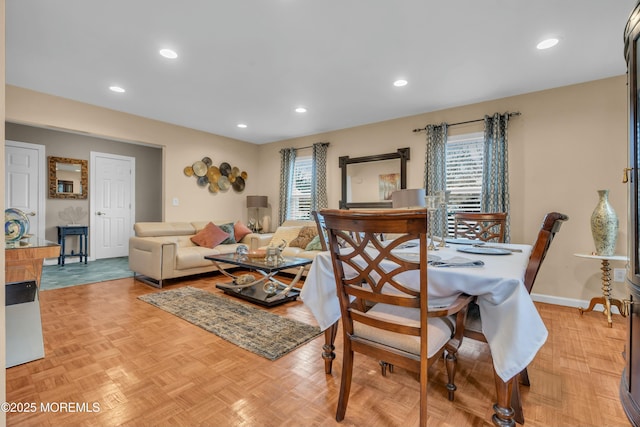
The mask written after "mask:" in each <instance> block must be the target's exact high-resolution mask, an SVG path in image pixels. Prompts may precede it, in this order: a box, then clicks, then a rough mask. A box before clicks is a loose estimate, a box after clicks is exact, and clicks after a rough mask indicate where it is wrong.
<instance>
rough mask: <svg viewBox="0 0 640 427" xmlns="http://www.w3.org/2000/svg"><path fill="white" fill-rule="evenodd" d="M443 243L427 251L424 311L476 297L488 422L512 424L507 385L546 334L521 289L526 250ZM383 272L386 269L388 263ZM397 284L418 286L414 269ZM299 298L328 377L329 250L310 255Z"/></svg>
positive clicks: (334, 300)
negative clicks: (492, 392)
mask: <svg viewBox="0 0 640 427" xmlns="http://www.w3.org/2000/svg"><path fill="white" fill-rule="evenodd" d="M448 241H449V243H447V245H446V246H444V247H442V246H441V247H437V250H435V251H434V250H428V252H427V258H428V260H429V266H428V269H427V286H428V298H429V302H428V304H429V307H434V308H437V307H442V306H446V305H448V304H449V303H450V302H452V301H453V300H455V299H456V297H457V296H459V295H461V294H463V293H466V294H468V295H473V296H476V297H477V298H476V303H477V304H478V306H479V309H480V315H481V317H482V325H483V333H484V335H485V337H486V339H487V343H488V345H489V348H490V351H491V357H492V359H493V368H494V374H495V375H494V376H495V383H496V395H497V396H496V398H497V403H496V404H495V405H493V409H494V416H493V422H494V424H496V425H514V424H515V422H514V411H513V408H511V392H512V387H518V384H517V383H516V381H517V379H518V374H519V373H520V372H521V371H522V370H523V369H525V368H526V367H527V366H528V365H529V363H531V361H532V360H533V358H534V357H535V356H536V354H537V352H538V351H539V350H540V348H541V347H542V345H543V344H544V343H545V341H546V339H547V336H548V332H547V329H546V327H545V325H544V323H543V321H542V318H541V317H540V314H539V313H538V310H537V309H536V307H535V305H534V303H533V300H532V299H531V296H530V295H529V293H528V291H527V289H526V288H525V285H524V275H525V271H526V268H527V264H528V261H529V256H530V254H531V249H532V247H531V245H525V244H511V243H509V244H503V243H500V244H496V243H487V244H483V243H482V242H479V241H467V240H466V239H448ZM419 251H420V247H419V246H418V245H417V243H415V244H407V245H405V247H401V248H399V249H396V250H394V252H395V253H397V254H404V256H406V257H407V258H408V259H409V258H411V257H415V258H416V259H417V257H418V254H419ZM383 262H385V261H383ZM389 268H392V265H391V264H390V265H389ZM409 273H412V274H409ZM403 280H404V281H405V283H404V284H406V285H407V286H414V287H416V286H421V285H422V284H421V283H420V280H419V273H418V270H415V271H412V272H407V273H406V275H405V277H404V278H403ZM300 299H301V300H302V301H303V302H304V304H305V305H306V306H307V307H308V308H309V310H310V311H311V312H312V314H313V316H314V317H315V319H316V320H317V322H318V325H319V326H320V328H321V330H323V331H324V335H325V344H324V346H323V351H322V357H323V359H324V361H325V372H326V373H327V374H331V367H332V362H333V359H334V358H335V353H334V349H335V347H334V342H335V337H336V333H337V330H338V321H339V320H340V316H341V314H340V303H339V300H338V297H337V294H336V282H335V276H334V272H333V265H332V261H331V254H330V252H329V251H325V252H321V253H319V254H318V255H316V257H315V259H314V261H313V263H312V264H311V268H310V269H309V272H308V274H307V277H306V279H305V283H304V286H303V287H302V291H301V293H300Z"/></svg>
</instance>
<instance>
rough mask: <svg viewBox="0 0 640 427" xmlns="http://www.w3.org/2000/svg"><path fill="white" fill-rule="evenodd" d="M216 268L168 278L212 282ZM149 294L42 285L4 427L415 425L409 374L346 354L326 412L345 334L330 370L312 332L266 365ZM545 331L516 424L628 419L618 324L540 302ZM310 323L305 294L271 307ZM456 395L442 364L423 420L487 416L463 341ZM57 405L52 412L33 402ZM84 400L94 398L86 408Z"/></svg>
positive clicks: (481, 362)
mask: <svg viewBox="0 0 640 427" xmlns="http://www.w3.org/2000/svg"><path fill="white" fill-rule="evenodd" d="M219 279H220V277H219V276H209V277H204V278H202V277H201V278H197V279H193V280H184V281H180V282H176V283H172V284H170V285H169V286H167V288H168V289H171V288H175V287H180V286H186V285H190V286H195V287H198V288H202V289H206V290H209V291H212V292H217V293H221V292H220V291H218V290H217V289H215V282H216V281H217V280H219ZM158 291H159V290H157V289H153V288H151V287H148V286H146V285H144V284H142V283H140V282H136V281H134V280H133V279H132V278H127V279H120V280H114V281H110V282H102V283H97V284H92V285H84V286H75V287H70V288H64V289H57V290H51V291H44V292H41V294H40V296H41V311H42V320H43V329H44V341H45V354H46V357H45V358H44V359H42V360H38V361H34V362H30V363H27V364H24V365H20V366H16V367H13V368H10V369H7V376H6V379H7V384H6V387H7V400H8V401H9V402H24V403H28V402H33V403H35V404H36V405H37V406H38V410H37V411H36V412H33V413H24V412H23V413H8V414H7V425H8V426H73V425H76V426H85V425H86V426H98V425H100V426H119V425H124V426H266V427H270V426H403V427H404V426H412V425H417V423H418V382H417V381H416V379H415V377H414V376H412V375H411V374H409V373H407V372H404V371H402V370H401V369H396V370H395V371H394V373H392V374H388V375H387V377H382V376H381V375H380V371H379V367H378V363H377V361H375V360H371V359H367V358H365V357H363V356H358V355H356V360H355V366H356V368H355V370H354V379H353V385H352V390H351V399H350V402H349V407H348V409H347V414H346V418H345V420H344V421H343V422H342V423H337V422H336V421H335V419H334V416H335V410H336V403H337V398H338V390H339V386H340V369H341V362H340V358H341V354H342V353H341V346H342V339H341V338H340V337H338V339H337V345H336V347H337V352H336V353H337V358H336V361H335V362H334V373H333V375H325V373H324V363H323V360H322V359H321V357H320V353H321V348H322V344H323V337H319V338H318V339H316V340H314V341H312V342H310V343H308V344H306V345H304V346H302V347H300V348H299V349H297V350H295V351H294V352H292V353H289V354H288V355H286V356H285V357H283V358H281V359H279V360H277V361H274V362H270V361H268V360H266V359H263V358H261V357H259V356H256V355H254V354H252V353H250V352H248V351H245V350H242V349H240V348H238V347H236V346H234V345H233V344H230V343H228V342H226V341H224V340H222V339H220V338H218V337H216V336H215V335H213V334H210V333H208V332H206V331H204V330H202V329H200V328H198V327H196V326H194V325H192V324H190V323H188V322H185V321H183V320H181V319H179V318H176V317H174V316H172V315H171V314H168V313H166V312H164V311H162V310H160V309H158V308H155V307H153V306H152V305H150V304H147V303H144V302H142V301H139V300H138V299H137V297H138V296H139V295H142V294H146V293H150V292H158ZM538 308H539V311H540V313H541V315H542V317H543V319H544V322H545V324H546V325H547V328H548V329H549V339H548V340H547V343H546V344H545V345H544V347H543V348H542V349H541V351H540V352H539V353H538V355H537V357H536V358H535V360H534V361H533V362H532V364H531V365H530V367H529V374H530V378H531V387H529V388H527V387H523V388H522V391H523V393H522V398H523V402H524V411H525V417H526V425H527V426H530V427H534V426H628V425H629V422H628V421H627V418H626V416H625V414H624V411H623V409H622V407H621V405H620V402H619V398H618V385H619V382H620V375H621V372H622V370H623V367H624V360H623V357H622V354H621V353H622V351H623V349H624V343H625V333H626V332H625V331H626V322H625V319H623V318H621V317H620V316H619V315H616V316H614V324H613V328H612V329H610V328H608V327H607V325H606V321H605V320H606V319H605V318H604V317H603V316H602V314H601V313H597V312H596V313H587V314H585V315H584V316H582V317H581V316H580V315H579V314H578V311H577V310H576V309H572V308H568V307H559V306H553V305H548V304H538ZM270 310H271V311H272V312H275V313H278V314H281V315H284V316H287V317H291V318H295V319H298V320H301V321H304V322H307V323H311V324H315V320H314V318H313V316H312V315H311V313H310V312H309V310H308V309H307V308H306V307H305V306H304V304H303V303H302V302H299V301H295V302H292V303H288V304H286V305H283V306H280V307H276V308H272V309H270ZM458 366H459V368H458V374H457V377H456V380H457V381H456V382H457V385H458V391H457V392H456V400H455V402H449V401H448V400H447V398H446V390H445V387H444V383H445V380H446V375H445V369H444V365H443V364H442V363H440V362H438V363H436V364H435V365H434V366H433V367H432V369H431V371H430V382H431V386H430V390H429V392H430V394H429V413H430V420H429V421H430V425H434V426H435V425H437V426H479V425H490V419H491V415H492V413H493V410H492V404H493V402H494V398H495V392H494V383H493V376H492V370H491V358H490V355H489V351H488V348H487V346H486V344H481V343H477V342H473V341H470V340H466V341H465V342H464V344H463V346H462V349H461V351H460V354H459V364H458ZM60 402H76V403H89V405H91V404H93V403H94V402H96V403H97V404H98V405H99V411H96V412H86V411H79V412H72V411H54V409H56V408H57V407H56V406H55V405H56V404H58V403H60ZM41 403H43V404H47V403H49V404H54V405H53V406H51V409H52V410H50V411H42V410H40V409H41V408H40V405H41ZM90 407H91V406H90Z"/></svg>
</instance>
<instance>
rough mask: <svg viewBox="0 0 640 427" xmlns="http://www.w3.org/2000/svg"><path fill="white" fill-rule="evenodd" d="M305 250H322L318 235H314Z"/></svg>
mask: <svg viewBox="0 0 640 427" xmlns="http://www.w3.org/2000/svg"><path fill="white" fill-rule="evenodd" d="M304 250H305V251H321V250H322V242H321V241H320V236H316V237H314V238H313V239H311V241H310V242H309V244H308V245H307V247H306V248H304Z"/></svg>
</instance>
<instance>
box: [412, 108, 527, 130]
mask: <svg viewBox="0 0 640 427" xmlns="http://www.w3.org/2000/svg"><path fill="white" fill-rule="evenodd" d="M507 114H508V115H509V117H512V116H519V115H520V114H521V113H520V112H519V111H516V112H515V113H507ZM483 121H484V119H476V120H467V121H466V122H458V123H451V124H447V126H449V127H451V126H458V125H466V124H467V123H475V122H483ZM425 130H427V127H426V126H425V127H423V128H420V129H414V130H413V131H414V132H422V131H425Z"/></svg>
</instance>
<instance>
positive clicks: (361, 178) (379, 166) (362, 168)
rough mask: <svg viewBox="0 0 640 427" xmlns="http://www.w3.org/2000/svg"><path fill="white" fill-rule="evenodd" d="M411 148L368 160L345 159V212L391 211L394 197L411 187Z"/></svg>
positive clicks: (341, 159) (343, 168) (379, 155)
mask: <svg viewBox="0 0 640 427" xmlns="http://www.w3.org/2000/svg"><path fill="white" fill-rule="evenodd" d="M409 152H410V150H409V148H408V147H407V148H399V149H397V150H396V152H395V153H385V154H376V155H373V156H364V157H349V156H342V157H340V158H339V159H338V160H339V165H340V168H341V169H342V172H341V175H342V199H341V200H340V208H341V209H351V208H390V207H391V206H392V203H391V193H393V192H394V191H395V190H400V189H404V188H406V187H407V160H409Z"/></svg>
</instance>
